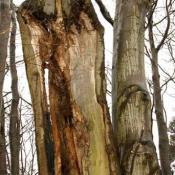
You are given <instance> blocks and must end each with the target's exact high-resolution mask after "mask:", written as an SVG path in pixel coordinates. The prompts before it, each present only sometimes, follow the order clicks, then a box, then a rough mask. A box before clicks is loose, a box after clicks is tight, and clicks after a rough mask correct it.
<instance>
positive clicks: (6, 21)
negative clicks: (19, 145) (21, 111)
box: [0, 0, 10, 175]
mask: <svg viewBox="0 0 175 175" xmlns="http://www.w3.org/2000/svg"><path fill="white" fill-rule="evenodd" d="M9 31H10V2H9V1H6V0H0V174H2V175H6V174H7V169H6V154H5V152H6V151H5V150H6V148H5V128H4V109H3V108H4V107H3V94H2V91H3V84H4V76H5V63H6V58H7V45H8V38H9Z"/></svg>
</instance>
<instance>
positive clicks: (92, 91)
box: [18, 0, 120, 175]
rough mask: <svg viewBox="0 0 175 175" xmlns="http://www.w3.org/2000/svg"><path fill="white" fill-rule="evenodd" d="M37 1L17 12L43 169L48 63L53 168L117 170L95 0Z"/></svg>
mask: <svg viewBox="0 0 175 175" xmlns="http://www.w3.org/2000/svg"><path fill="white" fill-rule="evenodd" d="M37 2H42V3H41V4H42V5H41V4H39V5H38V3H37ZM35 3H37V6H35V7H32V6H31V4H33V3H29V4H27V1H26V2H25V3H24V4H23V5H22V7H21V9H20V11H19V15H18V18H19V23H20V28H21V34H22V42H23V50H24V57H25V62H26V69H27V75H28V80H29V85H30V89H31V95H32V99H33V107H34V112H35V122H36V132H37V131H38V132H39V130H40V131H41V130H42V132H41V133H42V135H39V134H38V135H36V136H37V138H38V140H37V147H38V153H39V158H38V161H39V167H40V174H42V168H41V166H42V165H43V164H42V163H41V161H44V162H45V164H47V161H48V160H46V158H45V160H44V159H41V157H40V155H41V154H42V155H44V153H45V152H46V146H45V145H46V144H45V143H44V142H43V141H42V142H41V141H40V140H42V139H44V138H45V134H44V132H45V130H44V129H43V128H44V124H43V121H42V120H43V119H44V117H45V116H44V115H43V112H42V109H43V107H42V105H43V101H44V102H45V104H46V102H47V100H46V98H44V97H45V95H44V94H46V93H45V88H44V87H45V85H44V78H43V73H44V70H45V69H48V70H49V106H50V108H49V109H50V116H51V118H50V120H51V124H52V125H51V128H52V135H53V142H54V168H53V169H54V172H53V174H55V175H61V174H64V175H87V174H89V175H92V174H93V175H97V174H101V175H109V174H110V175H114V174H115V175H116V174H117V175H118V174H120V173H119V168H118V166H117V160H116V159H117V158H116V151H115V149H114V145H113V142H112V140H113V138H112V128H111V123H110V118H109V112H108V108H107V105H106V99H105V91H106V89H105V82H104V60H103V59H104V44H103V28H102V26H101V25H100V23H99V21H98V19H97V17H96V14H95V11H94V9H93V6H92V4H91V1H90V0H86V1H85V0H79V1H77V0H76V1H75V0H72V1H68V0H64V1H61V0H57V1H48V2H47V1H45V3H44V1H35ZM39 109H40V111H41V112H38V111H39ZM48 117H49V115H48ZM37 126H39V127H40V129H39V128H38V127H37ZM47 126H48V123H47ZM41 136H43V137H41ZM40 146H42V147H43V148H44V149H45V150H44V149H43V150H41V148H40ZM51 153H52V152H49V154H47V156H45V157H47V158H48V155H50V154H51ZM45 155H46V153H45ZM45 167H47V166H45ZM44 172H48V171H44ZM45 174H46V173H44V175H45ZM47 174H49V173H47Z"/></svg>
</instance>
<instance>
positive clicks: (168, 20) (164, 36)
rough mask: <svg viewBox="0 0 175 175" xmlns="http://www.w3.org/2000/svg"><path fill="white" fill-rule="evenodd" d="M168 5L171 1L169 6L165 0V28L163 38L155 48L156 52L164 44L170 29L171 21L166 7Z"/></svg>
mask: <svg viewBox="0 0 175 175" xmlns="http://www.w3.org/2000/svg"><path fill="white" fill-rule="evenodd" d="M170 3H171V0H170V2H169V4H168V0H166V13H167V26H166V29H165V32H164V35H163V38H162V40H161V41H160V43H159V45H158V46H157V48H156V50H157V51H159V50H160V48H161V47H162V45H163V44H164V42H165V40H166V38H167V36H168V32H169V29H170V22H171V20H170V14H169V10H168V6H169V5H170Z"/></svg>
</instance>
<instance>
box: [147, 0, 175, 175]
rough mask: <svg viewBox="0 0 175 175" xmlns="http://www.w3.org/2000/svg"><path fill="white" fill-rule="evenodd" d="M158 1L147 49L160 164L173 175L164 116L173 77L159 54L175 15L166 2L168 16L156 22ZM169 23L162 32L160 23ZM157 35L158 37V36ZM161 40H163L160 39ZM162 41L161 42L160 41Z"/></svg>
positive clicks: (165, 172) (151, 15)
mask: <svg viewBox="0 0 175 175" xmlns="http://www.w3.org/2000/svg"><path fill="white" fill-rule="evenodd" d="M158 2H159V1H158V0H156V1H154V3H153V5H152V8H151V9H150V11H149V14H148V25H147V27H148V33H149V34H148V35H149V40H148V42H149V44H150V50H149V49H148V48H147V49H146V50H147V56H148V57H149V58H150V60H151V66H152V83H153V90H154V92H153V95H154V107H155V114H156V119H157V125H158V133H159V154H160V163H161V169H162V174H163V175H171V168H170V160H169V155H170V153H169V139H168V133H167V123H166V117H165V115H164V105H163V99H162V88H163V86H165V85H166V84H167V83H168V82H169V81H171V80H172V76H170V75H169V74H168V73H167V72H166V71H164V70H163V69H162V68H161V66H160V65H159V63H160V60H159V56H158V54H159V52H160V49H161V48H163V46H164V45H165V44H166V41H167V40H169V36H170V34H171V33H172V32H173V31H172V30H170V29H171V15H172V14H173V3H174V1H172V0H169V1H168V0H166V1H165V11H166V15H165V17H163V18H162V19H160V20H159V21H158V22H154V20H155V19H154V12H155V11H156V10H157V8H158V7H157V4H158ZM165 22H166V23H167V24H166V27H165V30H164V32H161V30H160V29H159V25H160V23H165ZM155 28H156V29H157V32H158V33H159V34H157V33H155ZM156 34H157V35H156ZM159 38H161V39H159ZM159 40H160V41H159ZM159 69H161V70H162V71H163V72H165V73H166V75H168V80H167V81H166V82H165V83H164V84H163V85H161V83H160V72H159Z"/></svg>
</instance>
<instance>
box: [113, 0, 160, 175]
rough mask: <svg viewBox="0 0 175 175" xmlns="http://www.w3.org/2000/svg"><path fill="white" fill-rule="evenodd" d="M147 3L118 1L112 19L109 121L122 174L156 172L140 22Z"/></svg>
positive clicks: (143, 174) (157, 168)
mask: <svg viewBox="0 0 175 175" xmlns="http://www.w3.org/2000/svg"><path fill="white" fill-rule="evenodd" d="M149 2H150V1H146V0H144V1H140V0H130V1H124V0H119V1H118V2H117V10H116V17H115V21H114V59H113V75H112V76H113V78H112V81H113V89H112V95H113V122H114V132H115V136H116V140H117V143H116V144H117V146H118V147H119V153H120V165H121V168H122V170H123V172H122V173H123V174H125V175H131V174H133V175H150V174H152V175H153V174H154V175H155V174H160V171H159V166H158V162H157V157H156V150H155V146H154V143H153V139H152V120H151V107H150V103H151V101H150V96H149V94H148V91H147V88H146V81H145V71H144V21H145V15H146V12H147V8H148V6H149Z"/></svg>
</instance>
